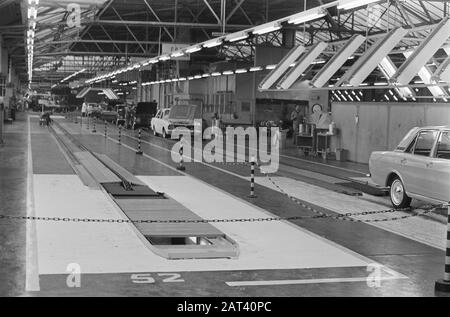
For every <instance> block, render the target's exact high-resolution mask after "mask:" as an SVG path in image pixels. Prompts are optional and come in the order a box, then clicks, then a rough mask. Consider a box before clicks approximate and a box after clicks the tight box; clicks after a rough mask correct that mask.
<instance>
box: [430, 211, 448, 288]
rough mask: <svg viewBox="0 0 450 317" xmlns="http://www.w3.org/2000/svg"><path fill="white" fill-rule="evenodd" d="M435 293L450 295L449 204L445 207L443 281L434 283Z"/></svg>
mask: <svg viewBox="0 0 450 317" xmlns="http://www.w3.org/2000/svg"><path fill="white" fill-rule="evenodd" d="M434 289H435V290H436V292H445V293H450V203H448V205H447V246H446V249H445V270H444V279H443V280H438V281H436V284H435V287H434Z"/></svg>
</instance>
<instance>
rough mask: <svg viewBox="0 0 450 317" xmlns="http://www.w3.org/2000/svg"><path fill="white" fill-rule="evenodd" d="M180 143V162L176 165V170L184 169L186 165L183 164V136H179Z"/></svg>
mask: <svg viewBox="0 0 450 317" xmlns="http://www.w3.org/2000/svg"><path fill="white" fill-rule="evenodd" d="M180 143H181V145H180V150H179V152H178V153H179V154H180V163H179V164H178V166H177V170H179V171H185V170H186V167H185V166H184V159H183V156H184V138H181V142H180Z"/></svg>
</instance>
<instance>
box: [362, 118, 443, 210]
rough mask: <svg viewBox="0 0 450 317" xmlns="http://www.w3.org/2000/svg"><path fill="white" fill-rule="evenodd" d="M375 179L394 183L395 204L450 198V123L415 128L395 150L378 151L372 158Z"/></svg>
mask: <svg viewBox="0 0 450 317" xmlns="http://www.w3.org/2000/svg"><path fill="white" fill-rule="evenodd" d="M369 168H370V173H371V177H372V180H373V181H374V182H375V183H376V184H378V185H381V186H388V187H390V198H391V202H392V205H393V206H394V207H395V208H407V207H408V206H409V205H410V204H411V199H412V198H415V199H418V200H422V201H426V202H430V203H436V204H441V203H447V202H448V201H450V126H444V127H424V128H414V129H412V130H411V131H410V132H409V133H408V134H407V135H406V136H405V138H404V139H403V140H402V141H401V142H400V144H399V145H398V146H397V148H396V149H395V150H394V151H391V152H374V153H372V155H371V157H370V161H369Z"/></svg>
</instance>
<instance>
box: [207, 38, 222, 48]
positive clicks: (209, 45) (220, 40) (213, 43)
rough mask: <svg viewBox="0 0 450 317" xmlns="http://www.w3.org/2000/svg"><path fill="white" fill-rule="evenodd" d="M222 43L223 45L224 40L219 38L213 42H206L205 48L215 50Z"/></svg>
mask: <svg viewBox="0 0 450 317" xmlns="http://www.w3.org/2000/svg"><path fill="white" fill-rule="evenodd" d="M222 43H223V39H222V38H219V39H215V40H212V41H208V42H205V44H203V46H204V47H205V48H213V47H216V46H219V45H222Z"/></svg>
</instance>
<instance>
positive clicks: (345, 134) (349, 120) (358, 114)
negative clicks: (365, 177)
mask: <svg viewBox="0 0 450 317" xmlns="http://www.w3.org/2000/svg"><path fill="white" fill-rule="evenodd" d="M332 115H333V121H334V122H335V123H336V126H337V128H338V129H339V134H338V135H337V136H335V137H333V140H332V144H331V150H333V151H334V150H335V149H336V148H343V149H346V150H348V151H349V153H348V154H349V157H348V159H349V160H350V161H354V162H359V163H368V161H369V157H370V154H371V153H372V152H373V151H383V150H393V149H395V147H396V146H397V145H398V143H399V142H400V141H401V139H402V138H403V137H404V136H405V134H406V133H407V132H408V131H409V130H410V129H412V128H414V127H417V126H433V125H450V105H449V104H443V103H442V104H439V103H432V104H425V103H351V102H348V103H347V102H337V103H333V104H332Z"/></svg>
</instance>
